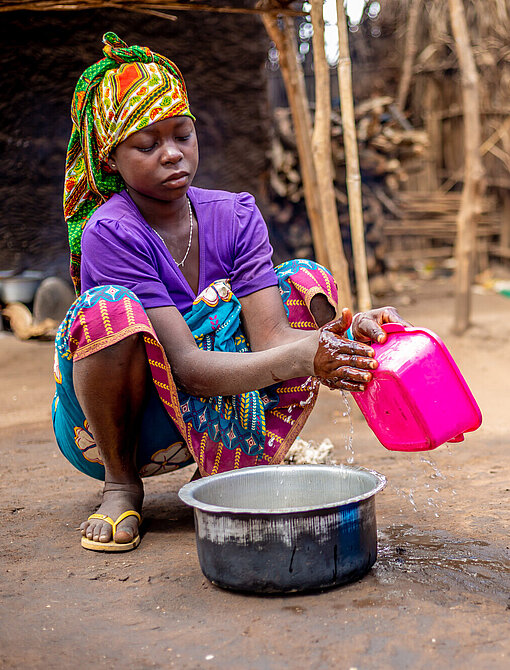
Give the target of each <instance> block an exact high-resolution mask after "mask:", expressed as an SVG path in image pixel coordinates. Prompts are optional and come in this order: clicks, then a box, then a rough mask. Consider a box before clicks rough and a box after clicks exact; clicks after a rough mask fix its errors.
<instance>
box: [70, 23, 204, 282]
mask: <svg viewBox="0 0 510 670" xmlns="http://www.w3.org/2000/svg"><path fill="white" fill-rule="evenodd" d="M103 42H104V44H105V47H104V49H103V53H104V58H102V59H101V60H100V61H99V62H97V63H94V65H91V66H90V67H88V68H87V69H86V70H85V72H84V73H83V74H82V75H81V77H80V78H79V80H78V83H77V85H76V88H75V91H74V96H73V102H72V106H71V118H72V121H73V130H72V133H71V139H70V140H69V146H68V149H67V157H66V172H65V183H64V218H65V220H66V223H67V227H68V231H69V247H70V250H71V277H72V279H73V282H74V286H75V289H76V293H77V294H78V295H79V293H80V256H81V234H82V230H83V228H84V226H85V224H86V223H87V221H88V219H89V218H90V216H91V214H92V213H93V212H94V211H95V210H96V209H97V207H99V205H101V204H102V203H103V202H106V200H108V199H109V198H110V197H111V196H112V195H113V194H114V193H119V192H120V191H122V189H123V188H124V182H123V180H122V178H121V177H120V176H119V175H117V174H114V173H113V172H112V171H111V170H110V169H109V167H108V164H107V160H108V156H109V154H110V152H111V150H112V149H113V148H114V147H116V146H117V145H118V144H120V142H123V141H124V140H125V139H126V138H127V137H129V135H132V134H133V133H136V132H137V131H138V130H142V129H143V128H145V127H147V126H148V125H150V124H151V123H156V121H161V120H162V119H166V118H168V117H171V116H189V117H191V118H192V119H194V118H195V117H194V116H193V115H192V113H191V112H190V109H189V103H188V96H187V93H186V85H185V83H184V79H183V77H182V74H181V73H180V71H179V69H178V68H177V66H176V65H175V64H174V63H172V61H171V60H168V58H165V57H164V56H161V55H160V54H157V53H153V52H152V51H151V50H150V49H148V48H147V47H140V46H132V47H128V46H127V44H126V43H125V42H123V41H122V40H121V39H120V38H119V37H117V35H115V33H106V35H104V37H103Z"/></svg>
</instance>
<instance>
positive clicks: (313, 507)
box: [179, 465, 386, 593]
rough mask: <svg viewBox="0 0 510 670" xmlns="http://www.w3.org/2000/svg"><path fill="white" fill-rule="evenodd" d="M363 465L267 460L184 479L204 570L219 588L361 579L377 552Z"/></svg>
mask: <svg viewBox="0 0 510 670" xmlns="http://www.w3.org/2000/svg"><path fill="white" fill-rule="evenodd" d="M385 485H386V479H385V477H383V476H382V475H380V474H378V473H377V472H374V471H373V470H367V469H365V468H360V467H353V466H343V465H342V466H336V465H335V466H332V465H290V466H289V465H267V466H258V467H253V468H244V469H242V470H235V471H232V472H226V473H223V474H220V475H214V476H212V477H207V478H205V479H199V480H197V481H194V482H190V483H189V484H186V485H185V486H183V487H182V489H181V490H180V491H179V497H180V498H181V500H182V501H183V502H185V503H186V504H187V505H190V506H191V507H193V508H194V514H195V532H196V541H197V550H198V558H199V561H200V567H201V568H202V572H203V573H204V575H205V576H206V577H207V578H208V579H209V580H210V581H211V582H213V583H214V584H217V585H218V586H222V587H224V588H229V589H236V590H242V591H255V592H261V593H277V592H286V591H306V590H313V589H320V588H327V587H331V586H337V585H339V584H345V583H347V582H350V581H353V580H355V579H359V578H361V577H362V576H363V575H364V574H365V573H366V572H367V571H368V570H369V569H370V568H371V567H372V565H373V564H374V563H375V560H376V557H377V525H376V517H375V494H376V493H378V492H379V491H381V490H382V489H383V488H384V486H385Z"/></svg>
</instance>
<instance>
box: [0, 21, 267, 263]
mask: <svg viewBox="0 0 510 670" xmlns="http://www.w3.org/2000/svg"><path fill="white" fill-rule="evenodd" d="M0 23H1V26H0V61H1V62H2V68H1V70H0V90H1V91H2V95H1V102H0V105H1V118H2V126H1V128H0V155H1V156H2V160H1V161H0V270H7V269H15V270H17V271H21V270H23V269H26V268H30V269H41V270H44V271H45V272H47V273H56V274H60V275H61V276H67V267H68V246H67V236H66V230H65V226H64V221H63V216H62V206H61V203H62V184H63V169H64V162H65V151H66V145H67V141H68V138H69V134H70V130H71V121H70V116H69V108H70V100H71V95H72V91H73V89H74V85H75V83H76V80H77V78H78V76H79V75H80V74H81V72H82V71H83V70H84V69H85V68H86V67H87V66H88V65H90V64H91V63H93V62H94V61H96V60H98V59H99V58H100V57H101V56H102V52H101V49H102V44H101V37H102V35H103V33H105V32H106V31H108V30H112V31H114V32H116V33H117V34H118V35H119V36H120V37H122V39H124V40H125V41H126V42H128V43H129V44H142V45H145V44H147V45H149V46H150V47H151V48H152V49H153V50H156V51H160V52H161V53H164V54H165V55H167V56H168V57H169V58H171V59H172V60H174V61H175V62H176V63H177V65H178V66H179V68H180V69H181V71H182V73H183V75H184V77H185V80H186V82H187V85H188V93H189V98H190V103H191V107H192V110H193V112H194V114H195V116H196V117H197V131H198V136H199V141H200V152H201V163H200V168H199V172H198V174H197V177H196V180H195V184H196V185H197V186H203V187H206V188H222V189H228V190H234V191H239V190H247V191H250V192H252V193H254V194H255V195H256V196H257V195H260V194H261V179H262V176H263V174H264V170H265V167H266V154H267V146H268V116H267V95H266V81H265V77H264V71H263V66H264V61H265V56H266V51H267V45H268V38H267V36H266V33H265V31H264V28H263V26H262V24H261V22H260V19H259V18H258V17H254V16H239V15H233V16H231V15H224V14H222V15H220V14H208V13H200V12H177V21H168V20H164V19H159V18H155V17H152V16H147V15H143V14H133V13H128V12H123V11H120V10H93V11H91V10H85V11H76V12H12V13H4V14H3V15H2V21H1V22H0ZM261 204H262V206H263V205H264V203H263V202H262V203H261Z"/></svg>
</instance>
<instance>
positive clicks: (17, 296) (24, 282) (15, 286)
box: [0, 270, 43, 303]
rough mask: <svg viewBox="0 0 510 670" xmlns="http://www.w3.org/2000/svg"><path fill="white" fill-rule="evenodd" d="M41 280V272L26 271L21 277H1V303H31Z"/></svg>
mask: <svg viewBox="0 0 510 670" xmlns="http://www.w3.org/2000/svg"><path fill="white" fill-rule="evenodd" d="M42 278H43V275H42V273H41V272H35V271H28V270H27V271H26V272H24V273H23V274H21V275H10V276H8V277H3V278H2V281H1V286H0V299H1V300H2V301H3V302H23V303H31V302H32V300H33V299H34V295H35V292H36V290H37V287H38V286H39V284H40V283H41V281H42Z"/></svg>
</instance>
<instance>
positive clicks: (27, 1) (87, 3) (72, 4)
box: [0, 0, 307, 18]
mask: <svg viewBox="0 0 510 670" xmlns="http://www.w3.org/2000/svg"><path fill="white" fill-rule="evenodd" d="M137 6H138V8H141V9H144V10H156V11H157V10H160V9H170V10H172V11H188V10H189V11H199V12H215V13H220V14H222V13H223V14H266V13H269V14H273V15H277V14H282V15H289V16H306V15H307V12H304V11H301V10H296V9H291V8H289V7H283V6H279V7H276V6H274V7H270V8H267V9H261V8H258V7H253V8H250V7H230V6H228V5H225V6H217V7H214V6H211V5H207V4H196V3H194V2H184V1H183V2H179V1H178V0H159V1H158V0H156V1H155V2H138V1H137V0H131V1H129V0H124V1H122V0H120V2H112V1H111V0H81V2H80V1H79V0H58V1H56V2H52V1H51V0H13V1H12V0H4V1H3V2H0V12H9V11H15V10H20V9H25V10H32V11H43V12H44V11H64V10H73V11H75V10H79V9H98V8H100V7H108V8H110V9H112V8H113V9H126V10H130V11H138V8H137ZM164 18H166V17H164Z"/></svg>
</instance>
